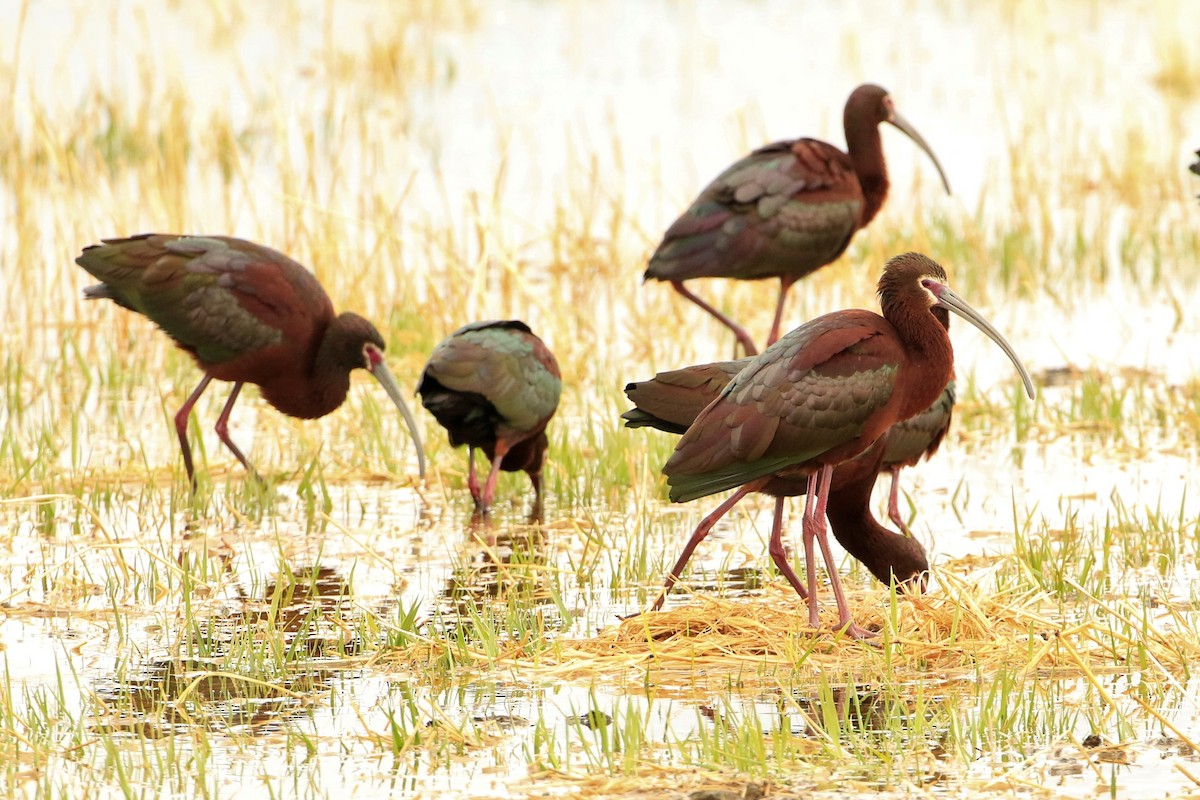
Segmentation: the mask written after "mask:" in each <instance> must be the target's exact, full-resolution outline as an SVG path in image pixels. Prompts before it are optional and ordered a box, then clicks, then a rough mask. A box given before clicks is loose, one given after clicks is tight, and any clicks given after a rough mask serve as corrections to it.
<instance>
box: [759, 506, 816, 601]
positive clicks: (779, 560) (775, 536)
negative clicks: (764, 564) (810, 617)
mask: <svg viewBox="0 0 1200 800" xmlns="http://www.w3.org/2000/svg"><path fill="white" fill-rule="evenodd" d="M784 499H785V498H782V497H776V498H775V520H774V522H773V523H772V525H771V543H770V544H769V545H768V547H767V551H768V552H769V553H770V554H771V560H772V561H774V562H775V567H776V569H778V570H779V573H780V574H781V575H783V577H785V578H787V581H788V583H790V584H791V585H792V588H793V589H795V590H796V592H797V594H799V595H800V597H802V598H804V599H806V600H807V599H808V589H806V588H805V586H804V584H803V582H801V580H800V578H799V577H798V576H797V575H796V573H795V571H794V570H793V569H792V565H791V564H790V563H788V557H787V552H786V551H785V550H784V549H783V504H784Z"/></svg>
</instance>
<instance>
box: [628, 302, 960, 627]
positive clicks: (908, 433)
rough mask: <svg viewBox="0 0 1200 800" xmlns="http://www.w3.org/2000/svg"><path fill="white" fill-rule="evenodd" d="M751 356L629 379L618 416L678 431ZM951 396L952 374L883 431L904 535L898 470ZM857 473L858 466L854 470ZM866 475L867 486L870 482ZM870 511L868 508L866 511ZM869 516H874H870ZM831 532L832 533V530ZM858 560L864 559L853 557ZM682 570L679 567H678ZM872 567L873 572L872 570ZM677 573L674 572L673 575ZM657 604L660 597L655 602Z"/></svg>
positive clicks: (942, 422)
mask: <svg viewBox="0 0 1200 800" xmlns="http://www.w3.org/2000/svg"><path fill="white" fill-rule="evenodd" d="M932 313H933V315H934V316H935V317H936V318H937V320H938V322H940V323H941V324H942V327H944V328H946V329H947V330H949V329H950V313H949V312H948V311H946V309H944V308H942V307H940V306H934V308H933V309H932ZM752 358H753V357H752V356H750V357H746V358H739V359H734V360H731V361H716V362H713V363H711V364H698V365H696V366H691V367H683V368H682V369H675V370H669V371H666V372H660V373H658V374H657V375H655V376H654V377H653V378H651V379H650V380H647V381H640V382H636V383H630V384H628V385H627V386H626V387H625V394H626V396H627V397H628V398H629V399H630V400H631V401H632V402H633V403H634V405H635V406H636V407H635V408H633V409H631V410H629V411H627V412H625V413H624V414H622V415H621V417H622V418H623V419H624V420H625V426H626V427H628V428H640V427H652V428H657V429H658V430H662V431H667V432H670V433H680V434H681V433H683V432H684V431H686V430H687V429H688V428H689V427H690V426H691V424H692V423H693V422H694V421H695V419H696V417H697V416H698V415H699V414H700V412H701V411H702V410H703V409H704V407H705V406H707V405H708V404H709V403H711V402H712V401H713V400H715V399H716V398H717V395H719V394H720V393H721V391H722V390H723V389H724V388H725V387H726V386H727V385H728V384H729V382H730V381H731V380H733V377H734V376H735V375H737V374H738V373H739V372H741V371H742V368H743V367H745V366H746V365H747V364H749V363H750V361H751V360H752ZM955 399H956V394H955V382H954V377H953V375H951V378H950V381H949V383H947V384H946V388H945V389H943V390H942V393H941V394H940V395H939V396H938V398H937V400H935V401H934V402H933V405H931V406H930V407H929V408H927V409H925V410H924V411H922V412H921V413H920V414H917V415H916V416H915V417H912V418H910V419H906V420H901V421H900V422H897V423H896V424H895V425H893V426H892V427H891V428H890V429H889V431H888V436H887V441H886V446H885V448H884V449H883V459H882V462H881V466H880V468H881V469H883V470H886V471H887V472H888V474H890V475H891V488H890V491H889V494H888V518H889V519H890V520H891V521H892V522H893V523H894V524H895V525H896V527H897V528H899V529H900V531H901V532H902V533H903V534H904V535H905V536H908V537H911V536H912V531H910V530H909V529H908V524H907V523H906V522H905V521H904V516H903V515H902V514H901V513H900V470H901V469H903V468H904V467H911V466H915V465H916V464H917V462H918V461H920V460H921V459H922V458H932V457H933V455H934V453H936V452H937V451H938V448H939V447H940V446H941V444H942V439H944V438H945V436H946V432H947V431H948V430H949V429H950V422H951V419H952V418H953V414H954V403H955ZM849 467H850V465H842V466H839V468H838V470H835V472H834V477H833V486H834V488H835V489H836V488H837V486H839V485H840V483H841V482H842V481H843V478H842V476H841V475H840V474H839V471H842V472H844V471H846V470H847V469H848V468H849ZM855 471H856V472H857V471H858V470H857V469H855ZM875 477H876V476H872V477H871V485H872V486H874V484H875ZM803 493H804V489H803V487H801V488H800V489H799V491H797V492H793V493H792V495H796V494H803ZM867 513H868V514H869V513H870V512H869V511H868V512H867ZM871 519H872V520H873V519H874V517H872V518H871ZM834 535H835V536H837V537H838V539H839V541H840V540H841V537H840V536H838V532H837V531H836V530H835V531H834ZM855 557H856V558H858V560H859V561H863V560H864V559H863V558H861V557H859V556H857V555H856V556H855ZM679 567H680V569H682V567H683V565H682V564H681V565H679ZM872 571H874V570H872ZM674 574H675V576H676V577H678V572H676V573H674ZM659 602H660V604H661V600H660V601H659Z"/></svg>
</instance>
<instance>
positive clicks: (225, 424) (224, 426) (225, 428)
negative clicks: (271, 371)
mask: <svg viewBox="0 0 1200 800" xmlns="http://www.w3.org/2000/svg"><path fill="white" fill-rule="evenodd" d="M241 391H242V383H241V382H240V381H239V382H238V383H235V384H234V385H233V391H232V392H230V393H229V399H228V400H226V401H225V407H224V408H223V409H221V416H219V417H217V424H216V425H215V426H214V429H215V430H216V432H217V436H218V437H219V438H220V439H221V441H222V442H224V443H225V446H226V447H228V448H229V450H230V451H231V452H232V453H233V454H234V455H235V456H237V460H238V461H240V462H242V466H243V467H245V468H246V471H247V472H249V473H250V476H251V477H252V478H254V479H255V480H256V481H259V482H262V478H260V477H259V475H258V473H257V472H255V471H254V467H252V466H250V462H249V461H247V460H246V457H245V456H244V455H242V451H241V450H239V449H238V446H237V445H236V444H234V443H233V440H232V439H230V438H229V415H230V413H231V412H232V411H233V404H234V402H235V401H236V400H237V398H238V394H239V393H240V392H241Z"/></svg>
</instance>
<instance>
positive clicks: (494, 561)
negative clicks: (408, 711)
mask: <svg viewBox="0 0 1200 800" xmlns="http://www.w3.org/2000/svg"><path fill="white" fill-rule="evenodd" d="M465 540H466V541H465V550H464V555H463V563H461V564H460V565H457V566H455V567H453V568H452V569H451V570H450V571H449V572H448V574H447V577H446V582H445V586H444V588H443V589H442V590H441V591H440V592H439V595H438V600H437V604H436V607H435V614H434V619H433V620H431V621H430V629H431V633H434V634H437V633H439V632H441V633H444V634H448V635H452V636H454V637H455V638H463V639H465V640H467V641H472V640H475V639H477V638H478V637H479V636H480V632H479V631H480V629H483V630H487V631H492V632H494V634H495V635H496V636H497V637H499V638H501V639H505V638H513V639H523V638H525V637H528V636H530V635H533V636H542V635H544V633H545V632H546V631H547V630H555V631H557V630H560V629H561V628H562V621H561V620H562V613H561V611H560V601H559V600H558V599H557V598H558V597H559V595H560V591H559V588H558V586H559V578H558V574H557V568H556V567H554V566H553V565H551V564H550V539H549V535H548V532H547V530H546V529H545V528H543V527H542V526H541V525H529V526H512V527H503V528H497V527H496V526H495V525H494V524H493V523H492V522H491V521H490V520H488V519H487V518H479V517H476V518H473V519H472V520H471V523H470V525H468V527H467V529H466V531H465Z"/></svg>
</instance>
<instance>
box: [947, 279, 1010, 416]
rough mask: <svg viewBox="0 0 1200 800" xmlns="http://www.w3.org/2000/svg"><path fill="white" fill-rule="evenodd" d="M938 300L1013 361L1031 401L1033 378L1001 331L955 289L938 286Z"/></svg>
mask: <svg viewBox="0 0 1200 800" xmlns="http://www.w3.org/2000/svg"><path fill="white" fill-rule="evenodd" d="M935 294H936V296H937V298H938V304H939V305H942V306H944V307H946V308H948V309H950V310H951V311H953V312H954V313H955V314H958V315H959V316H960V317H962V318H963V319H965V320H966V321H967V322H969V323H971V324H972V325H974V326H975V327H976V328H979V330H981V331H983V332H984V333H985V334H987V337H988V338H989V339H991V340H992V341H993V342H995V343H996V344H997V345H999V346H1000V349H1001V350H1003V351H1004V355H1006V356H1008V359H1009V360H1010V361H1012V363H1013V366H1015V367H1016V368H1017V372H1019V373H1020V374H1021V380H1022V381H1023V382H1024V383H1025V392H1026V394H1028V395H1029V399H1030V400H1032V399H1033V397H1034V391H1033V378H1031V377H1029V370H1027V369H1025V365H1024V364H1022V363H1021V359H1020V358H1018V357H1017V352H1016V351H1015V350H1013V348H1012V345H1011V344H1009V343H1008V340H1007V339H1005V338H1004V337H1003V336H1001V335H1000V331H998V330H996V329H995V328H993V327H992V323H990V322H988V321H987V320H986V319H984V316H983V315H982V314H980V313H979V312H978V311H976V310H975V309H973V308H971V304H970V303H968V302H967V301H966V300H963V299H962V298H961V297H959V296H958V295H957V294H956V293H955V292H954V290H953V289H951V288H950V287H949V286H947V285H945V284H944V283H943V284H939V285H938V290H937V292H935Z"/></svg>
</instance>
